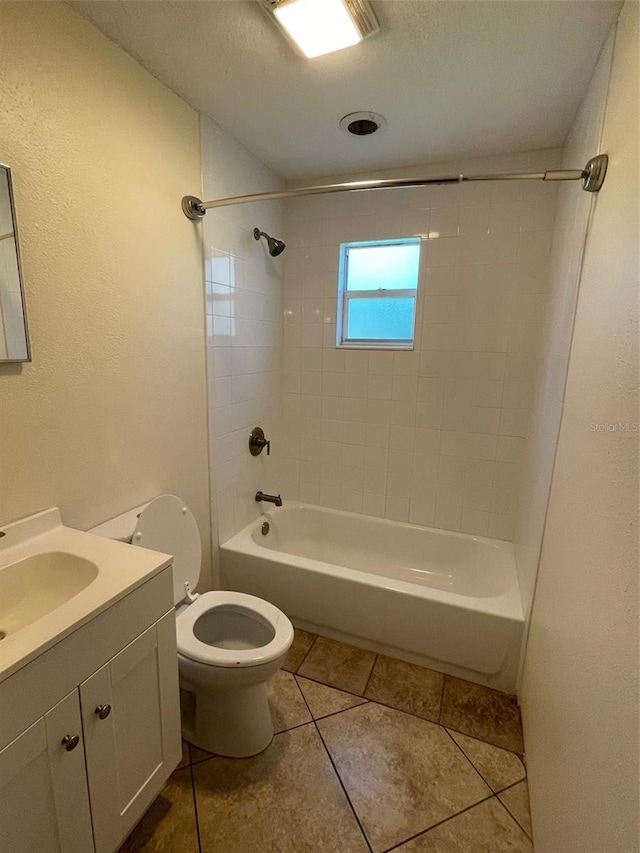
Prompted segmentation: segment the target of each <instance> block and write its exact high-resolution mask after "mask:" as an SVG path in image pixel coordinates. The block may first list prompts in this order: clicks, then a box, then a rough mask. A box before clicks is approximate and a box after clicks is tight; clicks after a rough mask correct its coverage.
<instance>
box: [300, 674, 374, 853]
mask: <svg viewBox="0 0 640 853" xmlns="http://www.w3.org/2000/svg"><path fill="white" fill-rule="evenodd" d="M302 677H303V676H301V678H302ZM294 680H295V682H296V685H297V687H298V690H299V691H300V695H301V696H302V700H303V702H304V704H305V705H306V706H307V709H308V711H309V714H311V721H312V723H313V726H314V728H315V730H316V732H317V735H318V737H319V738H320V743H321V744H322V746H323V748H324V751H325V753H326V755H327V758H328V759H329V763H330V764H331V767H332V768H333V772H334V773H335V774H336V779H337V780H338V784H339V785H340V787H341V788H342V791H343V793H344V795H345V798H346V800H347V802H348V803H349V808H350V809H351V812H352V814H353V816H354V818H355V819H356V823H357V824H358V828H359V829H360V832H361V833H362V837H363V838H364V843H365V844H366V845H367V848H368V849H369V853H373V848H372V847H371V845H370V844H369V839H368V838H367V835H366V833H365V831H364V829H363V827H362V824H361V823H360V818H359V817H358V814H357V812H356V810H355V808H354V807H353V803H352V802H351V799H350V797H349V794H348V793H347V789H346V788H345V786H344V783H343V782H342V779H341V777H340V774H339V773H338V768H337V767H336V765H335V764H334V761H333V758H332V757H331V753H330V752H329V749H328V747H327V744H326V743H325V742H324V738H323V737H322V732H321V731H320V729H319V728H318V724H317V722H316V720H315V718H314V716H313V712H312V710H311V708H310V707H309V703H308V702H307V700H306V698H305V695H304V693H303V692H302V689H301V688H300V685H299V684H298V680H297V679H295V677H294ZM356 707H360V706H356ZM345 710H347V711H350V710H352V709H351V708H346V709H345ZM336 713H338V714H342V713H344V711H338V712H336ZM329 716H335V714H330V715H329Z"/></svg>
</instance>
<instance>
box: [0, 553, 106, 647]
mask: <svg viewBox="0 0 640 853" xmlns="http://www.w3.org/2000/svg"><path fill="white" fill-rule="evenodd" d="M97 577H98V567H97V565H96V564H95V563H92V562H91V561H90V560H86V559H85V558H84V557H78V556H77V555H76V554H67V553H65V552H64V551H53V552H52V553H44V554H35V555H34V556H33V557H26V558H25V559H24V560H18V562H17V563H12V564H11V565H10V566H6V567H5V568H4V569H3V570H2V571H0V639H3V640H4V639H6V637H8V636H10V635H11V634H13V633H15V632H16V631H19V630H20V629H21V628H24V627H25V626H26V625H30V624H31V623H32V622H35V621H36V619H40V617H41V616H45V615H46V614H47V613H51V611H52V610H55V609H56V608H58V607H60V605H61V604H64V603H65V602H67V601H69V599H70V598H73V596H74V595H77V594H78V593H79V592H80V591H81V590H83V589H84V588H85V587H86V586H88V585H89V584H90V583H91V582H92V581H94V580H95V579H96V578H97Z"/></svg>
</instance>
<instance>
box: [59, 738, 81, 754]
mask: <svg viewBox="0 0 640 853" xmlns="http://www.w3.org/2000/svg"><path fill="white" fill-rule="evenodd" d="M60 743H61V744H62V746H64V748H65V749H66V750H67V752H73V750H74V749H75V748H76V746H77V745H78V744H79V743H80V735H65V736H64V737H63V738H62V740H61V741H60Z"/></svg>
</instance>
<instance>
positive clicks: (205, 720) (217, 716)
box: [181, 683, 274, 758]
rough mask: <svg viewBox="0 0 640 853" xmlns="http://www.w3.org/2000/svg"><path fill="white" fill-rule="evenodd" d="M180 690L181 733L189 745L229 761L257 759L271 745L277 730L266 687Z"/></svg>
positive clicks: (258, 685)
mask: <svg viewBox="0 0 640 853" xmlns="http://www.w3.org/2000/svg"><path fill="white" fill-rule="evenodd" d="M181 686H182V690H183V691H184V692H183V701H182V732H183V735H184V737H185V739H186V740H188V741H189V743H192V744H193V745H194V746H197V747H200V749H204V750H206V751H207V752H213V753H215V754H216V755H224V756H226V757H228V758H248V757H249V756H251V755H257V754H258V753H259V752H262V751H263V750H265V749H266V748H267V747H268V746H269V744H270V743H271V741H272V739H273V735H274V728H273V720H272V719H271V711H270V709H269V700H268V698H267V686H266V684H265V683H262V684H253V685H250V686H248V687H234V688H232V689H222V688H215V687H211V686H208V687H207V688H205V689H202V688H195V687H191V686H189V685H187V684H185V683H183V684H182V685H181ZM185 693H186V694H187V695H186V696H185Z"/></svg>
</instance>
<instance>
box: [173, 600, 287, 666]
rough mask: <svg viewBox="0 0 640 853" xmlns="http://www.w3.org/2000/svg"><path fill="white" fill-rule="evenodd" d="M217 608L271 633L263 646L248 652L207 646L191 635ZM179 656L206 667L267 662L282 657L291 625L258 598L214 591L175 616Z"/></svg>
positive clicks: (273, 608)
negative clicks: (257, 624)
mask: <svg viewBox="0 0 640 853" xmlns="http://www.w3.org/2000/svg"><path fill="white" fill-rule="evenodd" d="M217 608H224V611H226V612H229V611H231V612H233V611H236V613H237V614H238V616H243V617H245V618H247V617H248V618H250V619H254V620H255V621H256V622H258V623H259V625H261V626H262V627H263V628H267V629H268V630H269V631H270V632H272V633H273V637H272V639H271V640H269V642H267V643H266V644H265V645H261V646H257V647H254V648H248V649H228V648H222V647H220V646H217V645H216V646H214V645H209V644H208V643H206V642H203V641H202V640H199V639H198V637H197V636H196V633H194V631H195V629H196V622H197V621H198V619H200V617H202V616H205V615H206V614H207V613H211V614H213V613H214V612H215V610H216V609H217ZM176 639H177V644H178V653H179V654H181V655H183V656H184V657H187V658H190V659H191V660H193V661H196V662H197V663H202V664H205V665H207V666H222V667H248V666H259V665H260V664H264V663H269V662H270V661H273V660H275V659H276V658H278V657H280V655H282V654H284V652H285V651H286V650H287V649H288V648H289V646H290V645H291V642H292V640H293V628H292V626H291V622H289V620H288V619H287V617H286V616H284V614H283V613H282V612H281V611H280V610H278V608H277V607H274V606H273V605H272V604H269V602H268V601H263V600H262V599H261V598H256V596H254V595H247V594H245V593H243V592H231V591H228V590H216V591H214V592H205V593H203V594H202V595H200V596H199V598H198V599H197V600H196V601H194V602H193V604H189V605H188V606H186V607H185V608H184V609H183V610H181V611H180V612H179V613H178V614H177V616H176Z"/></svg>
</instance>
